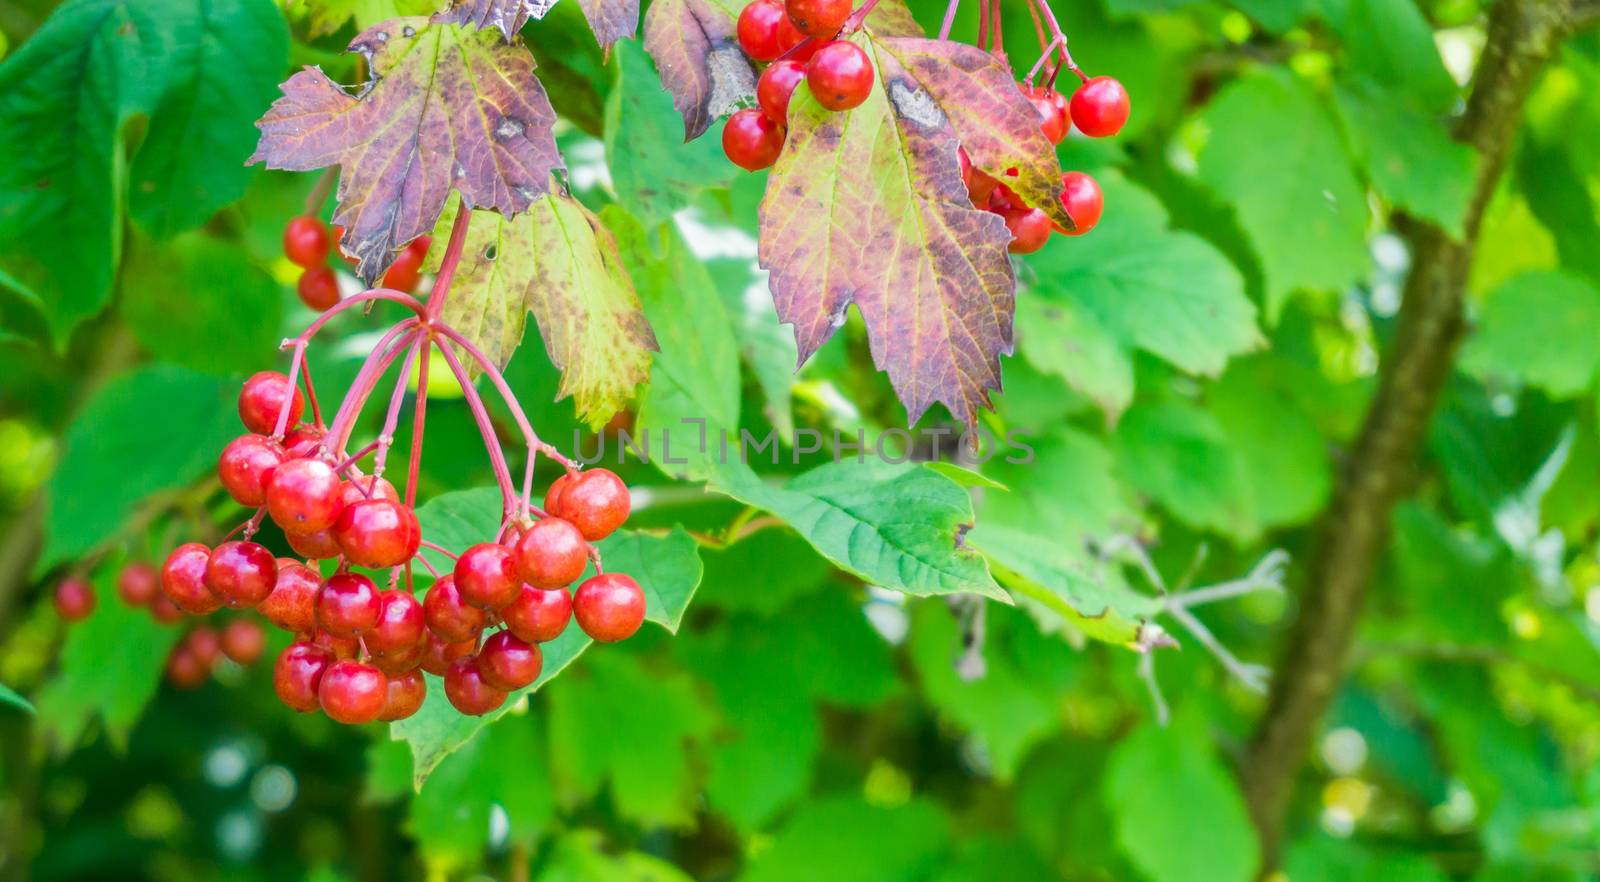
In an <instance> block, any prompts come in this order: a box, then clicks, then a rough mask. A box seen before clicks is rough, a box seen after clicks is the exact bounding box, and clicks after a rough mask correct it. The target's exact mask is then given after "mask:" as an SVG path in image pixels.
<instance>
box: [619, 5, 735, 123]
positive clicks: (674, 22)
mask: <svg viewBox="0 0 1600 882" xmlns="http://www.w3.org/2000/svg"><path fill="white" fill-rule="evenodd" d="M739 9H740V6H739V5H738V4H737V3H735V2H733V0H655V2H654V3H651V4H650V8H649V9H648V10H647V11H646V12H645V15H644V49H645V51H646V52H648V53H650V57H651V58H652V59H654V60H655V63H656V68H657V69H658V70H659V71H660V72H661V84H662V85H663V86H665V87H666V88H667V90H668V91H670V92H671V93H672V104H673V106H674V107H676V108H677V109H678V112H679V113H681V114H683V139H684V140H685V141H693V140H694V139H695V138H698V137H700V136H701V135H702V134H704V132H705V130H706V129H707V128H709V127H710V126H711V123H712V122H713V121H714V120H716V119H718V118H719V117H722V116H726V115H727V114H729V113H732V112H733V111H734V110H735V109H737V108H738V107H739V106H740V105H741V104H748V103H749V102H751V101H753V100H754V99H755V91H756V74H755V71H754V70H753V69H752V68H751V67H750V61H749V60H748V59H747V58H745V54H744V51H743V50H741V49H740V48H739V41H738V38H737V36H736V34H735V24H736V23H737V21H738V19H739Z"/></svg>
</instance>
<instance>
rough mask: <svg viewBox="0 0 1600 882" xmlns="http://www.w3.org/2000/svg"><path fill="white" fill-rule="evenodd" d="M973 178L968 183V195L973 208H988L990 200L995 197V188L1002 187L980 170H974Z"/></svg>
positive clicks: (992, 177) (993, 178)
mask: <svg viewBox="0 0 1600 882" xmlns="http://www.w3.org/2000/svg"><path fill="white" fill-rule="evenodd" d="M971 178H972V179H971V180H970V181H968V183H967V195H968V196H969V197H971V199H972V205H973V207H974V208H984V209H986V208H988V207H989V199H990V197H991V196H993V195H994V190H995V188H996V187H998V186H1000V181H998V180H997V179H996V178H995V177H994V175H991V174H989V173H988V172H986V171H984V170H983V169H980V168H974V169H973V170H972V175H971Z"/></svg>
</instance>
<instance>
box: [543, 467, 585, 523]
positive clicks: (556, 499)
mask: <svg viewBox="0 0 1600 882" xmlns="http://www.w3.org/2000/svg"><path fill="white" fill-rule="evenodd" d="M582 474H583V473H582V472H563V473H562V475H561V477H559V478H557V479H555V480H554V481H551V482H550V489H549V490H546V491H545V493H544V510H545V511H547V512H549V513H550V514H553V515H555V516H556V517H560V516H561V515H560V511H561V498H562V497H563V496H565V495H566V494H567V488H568V487H571V486H572V485H573V484H575V483H577V481H578V476H579V475H582Z"/></svg>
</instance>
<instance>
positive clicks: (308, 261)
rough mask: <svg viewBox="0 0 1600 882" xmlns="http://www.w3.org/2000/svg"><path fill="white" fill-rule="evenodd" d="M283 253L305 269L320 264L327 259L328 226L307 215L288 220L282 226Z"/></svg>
mask: <svg viewBox="0 0 1600 882" xmlns="http://www.w3.org/2000/svg"><path fill="white" fill-rule="evenodd" d="M283 254H284V256H285V257H287V258H289V261H290V262H291V263H294V264H296V265H298V266H303V267H305V268H307V269H310V268H311V267H315V266H320V265H321V264H322V262H323V261H325V260H327V259H328V228H327V227H325V226H323V224H322V221H320V220H317V219H316V218H314V217H311V216H309V215H301V216H300V217H297V218H295V219H294V220H291V221H289V225H288V226H286V227H284V228H283Z"/></svg>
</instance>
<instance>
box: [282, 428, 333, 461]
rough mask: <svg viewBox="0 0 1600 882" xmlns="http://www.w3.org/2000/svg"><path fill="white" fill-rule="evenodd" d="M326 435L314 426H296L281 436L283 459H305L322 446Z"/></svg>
mask: <svg viewBox="0 0 1600 882" xmlns="http://www.w3.org/2000/svg"><path fill="white" fill-rule="evenodd" d="M326 434H327V433H326V432H324V431H323V430H321V429H319V428H317V427H316V426H296V427H295V428H293V429H291V430H289V433H288V434H286V435H284V436H283V451H284V456H283V458H284V459H306V458H308V457H310V456H311V455H313V454H315V453H316V452H317V448H318V447H319V446H321V445H322V436H323V435H326Z"/></svg>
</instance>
